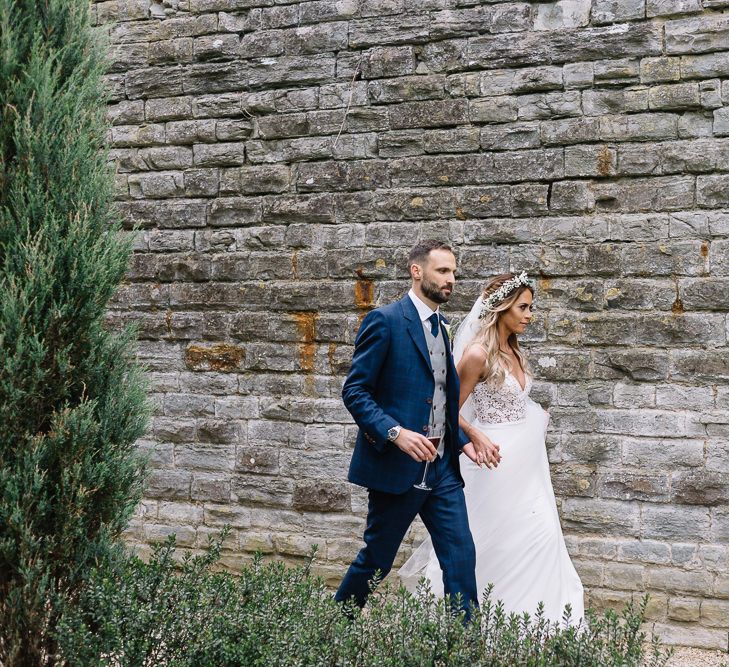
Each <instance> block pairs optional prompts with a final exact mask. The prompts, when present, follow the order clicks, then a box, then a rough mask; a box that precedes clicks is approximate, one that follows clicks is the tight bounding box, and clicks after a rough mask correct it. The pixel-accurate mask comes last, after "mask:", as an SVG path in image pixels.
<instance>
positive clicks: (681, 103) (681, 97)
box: [648, 82, 701, 110]
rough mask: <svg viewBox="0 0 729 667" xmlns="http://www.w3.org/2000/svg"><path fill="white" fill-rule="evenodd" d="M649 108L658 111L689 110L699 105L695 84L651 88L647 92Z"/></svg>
mask: <svg viewBox="0 0 729 667" xmlns="http://www.w3.org/2000/svg"><path fill="white" fill-rule="evenodd" d="M648 102H649V106H650V108H651V109H652V110H653V109H658V110H667V109H671V110H682V109H691V108H695V107H698V106H700V105H701V98H700V92H699V85H698V84H697V83H688V82H687V83H674V84H664V85H659V86H653V87H651V88H650V90H649V97H648Z"/></svg>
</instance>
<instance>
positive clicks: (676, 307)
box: [671, 297, 685, 315]
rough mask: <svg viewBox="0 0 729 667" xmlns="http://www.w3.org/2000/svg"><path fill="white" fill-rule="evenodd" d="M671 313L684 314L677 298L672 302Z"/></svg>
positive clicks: (681, 303)
mask: <svg viewBox="0 0 729 667" xmlns="http://www.w3.org/2000/svg"><path fill="white" fill-rule="evenodd" d="M671 312H672V313H673V314H674V315H681V314H683V313H684V312H685V311H684V307H683V301H681V299H679V298H678V297H676V300H675V301H674V302H673V305H672V306H671Z"/></svg>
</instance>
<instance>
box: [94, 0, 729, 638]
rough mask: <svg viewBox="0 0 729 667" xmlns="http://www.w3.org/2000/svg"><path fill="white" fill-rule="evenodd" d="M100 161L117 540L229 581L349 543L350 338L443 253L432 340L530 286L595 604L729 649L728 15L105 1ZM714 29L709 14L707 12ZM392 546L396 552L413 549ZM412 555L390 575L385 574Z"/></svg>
mask: <svg viewBox="0 0 729 667" xmlns="http://www.w3.org/2000/svg"><path fill="white" fill-rule="evenodd" d="M94 8H95V9H94V11H95V15H96V20H97V22H98V24H99V25H103V26H104V28H103V29H104V30H108V32H109V34H110V39H111V46H112V59H113V64H112V69H111V74H110V75H109V77H108V78H109V84H110V87H111V93H112V99H111V103H110V106H109V113H110V115H111V118H112V122H113V129H112V131H111V141H112V144H113V150H112V157H113V159H114V161H115V163H116V165H117V170H118V200H119V207H120V209H121V211H122V214H123V215H124V217H125V219H126V220H128V222H129V224H130V225H132V224H137V225H139V226H140V227H141V230H142V231H141V232H140V234H139V235H138V237H137V251H138V252H137V253H136V254H135V256H134V262H133V266H132V268H131V270H130V273H129V276H128V282H127V283H126V284H125V285H124V286H123V288H122V289H121V291H120V292H119V295H118V297H117V299H116V301H115V304H114V308H113V310H112V312H111V314H110V318H111V320H112V321H115V322H118V321H128V320H136V321H138V322H140V323H141V327H142V339H143V340H142V344H141V355H142V357H143V359H144V361H145V362H146V363H147V364H148V365H149V367H150V368H151V371H152V378H153V385H154V400H155V403H156V414H155V417H154V420H153V424H152V428H151V430H150V432H149V436H148V439H147V441H145V442H144V443H143V445H144V446H145V447H149V448H154V459H153V461H154V471H153V476H152V479H151V481H150V485H149V489H148V493H147V500H146V501H145V502H144V503H143V505H142V507H141V508H140V511H139V513H138V516H137V518H136V520H135V523H134V525H133V526H132V528H131V529H130V531H129V539H130V540H131V541H133V542H136V543H138V544H140V545H142V546H144V545H147V544H150V543H153V542H155V541H157V540H159V539H161V538H163V537H164V536H166V535H167V534H169V533H170V532H176V533H177V536H178V540H179V543H180V544H181V545H183V546H184V547H186V548H191V549H197V548H202V547H204V545H205V544H206V538H207V536H208V535H209V534H211V533H215V532H216V531H218V530H219V529H220V527H221V526H222V525H223V524H224V523H230V524H231V525H232V526H233V532H232V534H231V536H230V537H229V541H228V545H227V546H228V550H227V552H226V559H227V562H228V563H229V564H231V565H234V564H235V563H236V562H238V561H239V560H240V559H244V558H248V557H250V554H251V553H252V552H254V551H256V550H261V551H263V552H266V553H270V554H272V555H275V556H280V557H285V558H291V559H295V558H300V557H301V556H302V555H303V554H305V553H306V552H307V551H308V550H309V547H310V545H312V544H314V543H317V544H319V545H320V550H319V557H318V558H319V564H320V570H321V571H322V572H323V573H324V574H325V576H328V577H330V578H331V580H332V581H335V580H337V579H338V577H339V576H340V575H341V573H342V571H343V568H344V565H345V564H346V563H347V562H348V561H349V560H350V559H351V558H352V556H353V555H354V553H355V552H356V550H357V548H358V546H359V536H360V534H361V529H362V523H363V517H364V503H365V495H364V494H363V493H362V492H361V490H359V489H355V488H353V487H351V486H350V485H348V484H347V483H346V481H345V476H346V468H347V464H348V461H349V452H350V447H351V445H352V443H353V438H354V433H355V430H354V426H353V424H352V422H351V420H350V419H349V416H348V414H347V413H346V411H345V410H344V409H343V407H342V405H341V403H340V398H339V392H340V387H341V383H342V379H343V377H344V374H345V373H346V371H347V367H348V364H349V360H350V358H351V353H352V341H353V338H354V334H355V332H356V330H357V326H358V323H359V322H360V321H361V317H362V316H363V314H364V313H365V312H366V311H367V310H368V309H370V308H372V307H374V306H376V305H378V304H381V303H384V302H387V301H390V300H392V299H394V298H396V297H398V296H399V295H400V294H401V293H402V292H403V290H404V289H405V288H406V284H407V281H406V273H405V269H404V267H403V259H404V256H405V253H406V251H407V249H408V248H409V247H410V245H411V244H412V243H413V240H414V239H416V238H417V237H426V236H437V237H443V238H446V239H449V240H450V241H451V242H453V243H454V244H455V245H456V246H457V248H458V252H459V260H460V275H461V280H460V283H459V284H458V286H457V295H456V298H455V299H454V300H453V302H452V304H449V307H448V313H449V314H450V315H452V316H455V318H456V319H457V318H458V317H459V316H461V315H462V314H463V312H464V311H465V310H466V308H467V307H468V306H470V304H471V303H472V301H473V299H474V298H475V297H476V295H477V293H478V289H479V285H480V284H481V283H482V281H483V280H484V279H485V278H486V277H487V276H489V275H491V274H493V273H495V272H501V271H504V270H509V269H513V270H522V269H526V270H528V271H529V272H530V273H531V274H532V275H534V276H536V277H538V278H539V292H538V305H539V317H538V318H537V322H536V324H535V325H534V326H533V329H532V331H531V334H530V337H529V339H528V341H527V343H528V345H527V347H528V348H529V351H530V355H531V359H532V363H533V365H534V368H535V370H536V372H537V375H538V378H539V381H538V383H537V391H536V393H537V396H536V398H537V399H538V400H540V401H541V402H542V403H543V404H544V405H545V407H549V409H550V411H551V413H552V425H551V428H550V433H549V448H550V458H551V461H552V463H553V468H552V473H553V480H554V485H555V489H556V491H557V494H558V497H559V503H560V512H561V516H562V520H563V525H564V527H565V530H566V533H567V537H568V546H569V549H570V552H571V554H572V555H573V557H574V560H575V563H576V565H577V568H578V570H579V572H580V574H581V576H582V578H583V581H584V582H585V584H586V586H587V588H588V594H589V602H590V603H591V604H592V605H594V606H597V607H604V606H610V605H622V603H623V602H625V601H626V600H628V599H629V598H630V597H631V596H633V595H637V594H639V593H640V592H642V591H645V590H647V591H650V592H651V593H652V596H653V597H652V602H651V605H650V617H651V619H652V620H654V621H655V627H656V629H657V630H658V631H659V632H660V633H661V634H662V635H663V636H664V638H666V639H668V640H669V641H676V642H681V643H687V644H693V645H697V646H706V647H718V648H726V646H727V629H728V627H729V566H728V561H727V558H728V548H729V505H728V504H727V501H729V384H728V382H727V381H728V380H729V349H728V348H727V312H728V311H729V297H728V296H727V292H728V290H729V253H728V250H729V12H727V9H729V0H703V1H702V0H592V1H591V0H560V1H559V2H530V3H526V2H481V3H479V2H477V1H476V0H311V1H308V2H289V1H288V0H286V1H284V2H280V1H279V0H164V1H163V2H157V1H153V0H118V1H114V0H112V1H110V2H100V3H97V4H95V6H94ZM725 12H727V13H725ZM409 539H410V540H412V539H413V538H412V536H411V538H409ZM405 551H407V549H405Z"/></svg>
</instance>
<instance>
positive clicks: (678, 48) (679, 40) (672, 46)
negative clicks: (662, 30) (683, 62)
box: [666, 0, 729, 54]
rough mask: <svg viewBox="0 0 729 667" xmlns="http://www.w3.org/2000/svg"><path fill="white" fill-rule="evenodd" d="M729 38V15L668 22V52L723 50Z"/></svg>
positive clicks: (711, 15)
mask: <svg viewBox="0 0 729 667" xmlns="http://www.w3.org/2000/svg"><path fill="white" fill-rule="evenodd" d="M687 2H690V0H687ZM727 38H729V17H727V16H725V15H723V14H710V15H707V16H701V17H696V18H688V19H679V20H676V21H668V22H666V53H680V54H684V53H706V52H709V51H723V50H725V47H726V44H727Z"/></svg>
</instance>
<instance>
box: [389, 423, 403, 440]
mask: <svg viewBox="0 0 729 667" xmlns="http://www.w3.org/2000/svg"><path fill="white" fill-rule="evenodd" d="M400 431H402V426H393V427H392V428H391V429H389V430H388V431H387V439H388V440H389V441H390V442H395V440H397V436H398V435H400Z"/></svg>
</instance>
